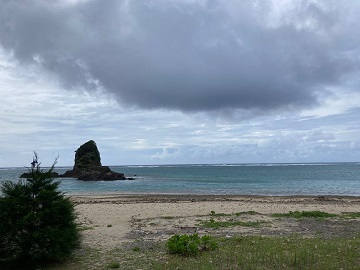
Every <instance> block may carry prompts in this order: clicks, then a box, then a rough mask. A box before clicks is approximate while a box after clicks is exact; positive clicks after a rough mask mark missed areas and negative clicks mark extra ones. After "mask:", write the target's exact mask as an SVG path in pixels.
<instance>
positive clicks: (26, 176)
mask: <svg viewBox="0 0 360 270" xmlns="http://www.w3.org/2000/svg"><path fill="white" fill-rule="evenodd" d="M50 176H51V177H53V178H56V177H58V176H59V174H58V173H57V172H51V175H50ZM20 178H32V173H31V172H24V173H22V174H21V175H20Z"/></svg>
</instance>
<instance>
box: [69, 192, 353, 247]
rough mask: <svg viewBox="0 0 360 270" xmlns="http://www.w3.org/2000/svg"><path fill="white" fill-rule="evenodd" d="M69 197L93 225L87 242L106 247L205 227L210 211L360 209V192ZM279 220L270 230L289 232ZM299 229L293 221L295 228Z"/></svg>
mask: <svg viewBox="0 0 360 270" xmlns="http://www.w3.org/2000/svg"><path fill="white" fill-rule="evenodd" d="M69 197H70V199H71V200H72V201H73V202H74V203H75V208H76V211H77V214H78V222H79V223H80V224H81V226H83V227H84V228H90V229H86V230H83V246H84V247H92V248H102V249H107V250H109V249H114V248H117V247H121V246H122V245H123V244H124V243H127V242H129V241H131V240H134V239H136V238H137V237H140V236H141V237H140V238H141V239H143V240H144V239H145V240H146V239H148V240H149V239H150V240H153V241H161V240H164V239H167V238H168V237H169V235H170V233H174V232H175V233H182V232H184V233H191V232H198V233H200V234H201V233H206V230H205V231H200V230H199V228H198V227H197V226H196V220H198V219H199V217H202V216H208V215H209V214H210V213H211V212H215V213H223V214H233V213H239V212H248V211H254V212H256V213H257V215H256V216H254V217H247V216H245V217H244V218H245V219H249V220H250V219H251V218H252V219H263V220H264V221H266V222H268V220H270V219H269V215H270V214H274V213H288V212H290V211H323V212H328V213H333V214H342V213H350V212H360V196H256V195H165V194H147V195H146V194H107V195H103V194H98V195H95V194H92V195H76V196H74V195H72V196H69ZM165 221H166V222H165ZM281 226H282V225H281V224H275V225H274V226H272V227H273V228H272V230H273V231H274V232H275V233H280V234H281V233H283V232H289V233H291V229H289V228H285V227H281ZM265 229H266V230H265ZM265 229H263V228H262V229H261V230H260V229H256V228H255V229H252V228H251V229H249V228H237V229H236V230H235V231H234V232H233V233H237V234H240V235H242V234H249V233H250V234H251V233H259V234H264V233H267V232H268V231H269V230H268V228H265ZM296 230H297V228H296V226H293V231H296ZM227 233H229V232H227ZM139 235H140V236H139Z"/></svg>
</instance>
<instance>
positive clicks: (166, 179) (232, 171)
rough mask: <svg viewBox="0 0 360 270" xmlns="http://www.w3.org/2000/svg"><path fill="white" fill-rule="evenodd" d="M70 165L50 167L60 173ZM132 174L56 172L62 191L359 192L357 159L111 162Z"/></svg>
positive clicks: (15, 174) (7, 171)
mask: <svg viewBox="0 0 360 270" xmlns="http://www.w3.org/2000/svg"><path fill="white" fill-rule="evenodd" d="M69 169H71V168H70V167H58V168H55V171H56V172H59V173H63V172H65V171H66V170H69ZM111 169H112V170H114V171H117V172H122V173H124V174H125V175H126V176H128V177H134V178H135V180H120V181H95V182H86V181H80V180H76V179H72V178H58V180H60V181H61V184H60V189H61V190H62V191H64V192H65V193H66V194H68V195H81V194H114V193H121V194H204V195H211V194H214V195H268V196H280V195H341V196H345V195H346V196H360V163H305V164H299V163H294V164H284V163H275V164H203V165H201V164H199V165H156V166H147V165H146V166H111ZM26 171H27V169H26V168H0V182H1V181H4V180H11V181H18V180H19V176H20V174H21V173H23V172H26Z"/></svg>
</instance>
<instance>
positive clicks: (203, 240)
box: [166, 234, 218, 256]
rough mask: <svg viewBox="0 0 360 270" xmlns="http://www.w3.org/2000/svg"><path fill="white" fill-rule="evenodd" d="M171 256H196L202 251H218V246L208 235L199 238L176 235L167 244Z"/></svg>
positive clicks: (197, 236) (196, 235)
mask: <svg viewBox="0 0 360 270" xmlns="http://www.w3.org/2000/svg"><path fill="white" fill-rule="evenodd" d="M166 247H167V249H168V251H169V253H170V254H178V255H182V256H196V255H198V254H199V252H200V251H208V250H215V249H217V247H218V245H217V243H216V242H215V240H214V239H213V238H212V237H211V236H208V235H204V236H203V237H199V235H198V234H192V235H188V234H183V235H174V236H172V237H171V238H170V239H169V240H168V241H167V243H166Z"/></svg>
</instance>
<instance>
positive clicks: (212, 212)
mask: <svg viewBox="0 0 360 270" xmlns="http://www.w3.org/2000/svg"><path fill="white" fill-rule="evenodd" d="M257 214H259V213H258V212H255V211H244V212H238V213H235V214H225V213H215V211H211V212H210V216H212V217H230V216H233V215H235V216H241V215H257Z"/></svg>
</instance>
